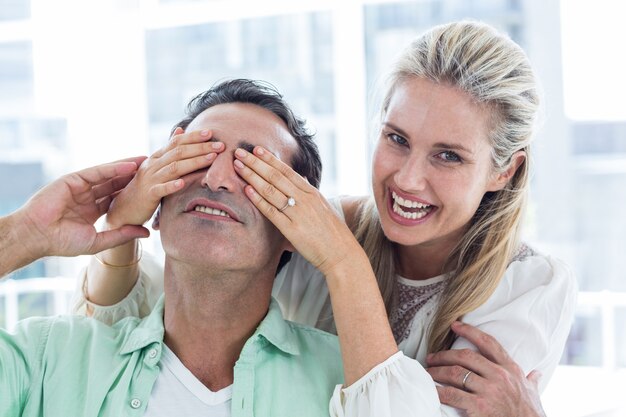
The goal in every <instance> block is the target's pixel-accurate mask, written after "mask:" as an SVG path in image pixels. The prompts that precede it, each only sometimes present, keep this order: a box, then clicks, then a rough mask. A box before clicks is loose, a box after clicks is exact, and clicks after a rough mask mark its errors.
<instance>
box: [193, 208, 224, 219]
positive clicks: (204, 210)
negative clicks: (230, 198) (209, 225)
mask: <svg viewBox="0 0 626 417" xmlns="http://www.w3.org/2000/svg"><path fill="white" fill-rule="evenodd" d="M193 211H199V212H200V213H204V214H212V215H214V216H222V217H228V218H231V217H230V214H228V213H226V212H225V211H224V210H219V209H216V208H211V207H206V206H199V205H198V206H195V207H194V208H193Z"/></svg>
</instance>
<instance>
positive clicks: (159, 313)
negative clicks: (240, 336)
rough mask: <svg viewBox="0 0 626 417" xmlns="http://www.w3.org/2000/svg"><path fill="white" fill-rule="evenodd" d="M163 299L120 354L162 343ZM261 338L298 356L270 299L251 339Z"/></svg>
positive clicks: (292, 338)
mask: <svg viewBox="0 0 626 417" xmlns="http://www.w3.org/2000/svg"><path fill="white" fill-rule="evenodd" d="M164 299H165V297H164V296H163V295H162V296H161V298H159V301H157V303H156V305H155V306H154V308H153V309H152V312H151V313H150V315H149V316H147V317H146V318H144V319H143V320H141V322H140V323H139V324H138V325H137V327H136V328H135V329H134V330H133V331H132V332H130V334H129V335H128V337H127V338H126V341H125V342H124V344H123V345H122V350H121V352H120V353H121V354H123V355H124V354H128V353H131V352H133V351H136V350H139V349H143V348H145V347H146V346H149V345H151V344H153V343H155V342H158V343H162V342H163V335H164V334H165V328H164V326H163V309H164V305H165V303H164ZM259 337H263V338H264V339H266V340H267V341H268V342H270V343H271V344H272V345H274V346H275V347H276V348H278V349H280V350H281V351H283V352H285V353H288V354H290V355H298V354H299V353H300V349H299V347H298V343H297V337H296V335H295V334H294V332H293V329H292V328H291V325H290V324H289V322H288V321H287V320H285V319H284V318H283V314H282V312H281V310H280V306H279V305H278V302H277V301H276V300H275V299H274V298H273V297H272V300H271V302H270V307H269V309H268V311H267V314H266V316H265V318H264V319H263V320H262V321H261V323H259V326H258V327H257V330H256V331H255V332H254V335H253V336H252V337H251V339H257V338H259Z"/></svg>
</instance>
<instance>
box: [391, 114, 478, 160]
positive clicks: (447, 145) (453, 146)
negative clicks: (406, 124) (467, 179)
mask: <svg viewBox="0 0 626 417" xmlns="http://www.w3.org/2000/svg"><path fill="white" fill-rule="evenodd" d="M383 125H385V126H388V127H390V128H391V129H393V130H395V131H396V132H398V133H399V134H401V135H402V136H404V137H406V138H408V137H410V136H409V134H407V133H406V132H405V131H404V130H402V129H400V128H399V127H398V126H396V125H394V124H393V123H390V122H383ZM434 147H435V148H442V149H451V150H457V151H463V152H467V153H469V154H472V155H473V154H474V152H473V151H471V150H470V149H468V148H466V147H465V146H463V145H461V144H459V143H445V142H437V143H435V145H434Z"/></svg>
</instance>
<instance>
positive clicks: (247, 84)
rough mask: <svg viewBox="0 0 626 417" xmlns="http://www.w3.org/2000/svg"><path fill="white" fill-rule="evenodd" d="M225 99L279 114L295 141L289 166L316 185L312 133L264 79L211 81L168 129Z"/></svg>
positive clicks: (318, 167)
mask: <svg viewBox="0 0 626 417" xmlns="http://www.w3.org/2000/svg"><path fill="white" fill-rule="evenodd" d="M228 103H249V104H254V105H257V106H260V107H263V108H264V109H267V110H269V111H271V112H272V113H274V114H275V115H276V116H278V117H280V119H281V120H282V121H283V122H285V124H286V125H287V129H288V130H289V133H290V134H291V136H293V138H294V139H295V140H296V143H297V144H298V151H297V152H296V153H295V154H294V155H293V159H292V161H291V167H292V168H293V170H294V171H296V172H297V173H298V174H300V175H302V176H303V177H305V178H306V179H307V180H308V181H309V183H310V184H311V185H313V186H314V187H315V188H319V186H320V181H321V179H322V158H321V157H320V153H319V149H318V148H317V145H316V144H315V142H314V141H313V135H312V134H310V133H309V132H308V131H307V129H306V128H305V126H304V125H305V121H304V119H301V118H299V117H298V116H296V115H295V114H294V113H293V111H291V108H290V107H289V105H288V104H287V103H286V102H285V100H284V99H283V96H282V94H280V93H279V92H278V90H276V87H274V86H273V85H271V84H270V83H268V82H265V81H256V80H248V79H243V78H239V79H234V80H227V81H223V82H220V83H217V84H215V85H213V87H211V88H210V89H208V90H207V91H205V92H204V93H200V94H198V95H197V96H195V97H194V98H193V99H191V101H190V102H189V104H188V105H187V111H186V114H187V116H186V117H185V118H184V119H183V120H181V121H180V122H179V123H177V124H176V126H174V128H173V129H172V133H173V132H174V130H176V128H177V127H181V128H183V129H187V126H189V124H190V123H191V122H192V121H193V119H195V118H196V117H198V115H199V114H200V113H202V112H203V111H205V110H206V109H208V108H211V107H213V106H217V105H219V104H228ZM290 259H291V252H283V254H282V256H281V257H280V261H279V262H278V267H277V269H276V274H278V273H279V272H280V270H281V269H282V267H283V266H285V264H286V263H287V262H289V260H290Z"/></svg>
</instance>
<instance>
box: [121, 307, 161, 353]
mask: <svg viewBox="0 0 626 417" xmlns="http://www.w3.org/2000/svg"><path fill="white" fill-rule="evenodd" d="M164 298H165V297H164V296H163V295H161V298H159V301H157V303H156V305H155V306H154V308H153V309H152V312H151V313H150V315H148V316H147V317H145V318H144V319H143V320H141V321H140V322H139V324H138V325H137V327H136V328H135V329H134V330H133V331H132V332H130V334H129V335H128V337H127V338H126V340H125V341H124V343H123V345H122V350H121V351H120V353H121V354H122V355H125V354H127V353H132V352H134V351H136V350H139V349H143V348H145V347H146V346H149V345H151V344H153V343H155V342H158V343H162V342H163V336H164V335H165V328H164V327H163V306H164V302H163V301H164Z"/></svg>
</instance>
